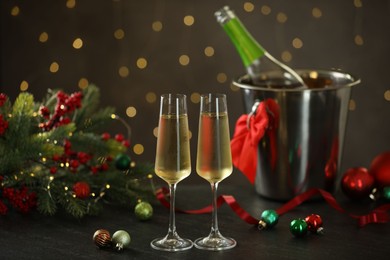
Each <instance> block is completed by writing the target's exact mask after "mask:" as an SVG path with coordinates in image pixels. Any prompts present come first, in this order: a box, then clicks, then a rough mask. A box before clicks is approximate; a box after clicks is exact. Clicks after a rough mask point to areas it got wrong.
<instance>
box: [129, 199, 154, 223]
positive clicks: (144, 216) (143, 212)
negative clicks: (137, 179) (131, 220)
mask: <svg viewBox="0 0 390 260" xmlns="http://www.w3.org/2000/svg"><path fill="white" fill-rule="evenodd" d="M134 213H135V216H136V217H137V218H138V219H139V220H142V221H145V220H149V219H151V218H152V216H153V207H152V205H150V203H148V202H145V201H142V202H140V203H138V204H137V205H136V206H135V208H134Z"/></svg>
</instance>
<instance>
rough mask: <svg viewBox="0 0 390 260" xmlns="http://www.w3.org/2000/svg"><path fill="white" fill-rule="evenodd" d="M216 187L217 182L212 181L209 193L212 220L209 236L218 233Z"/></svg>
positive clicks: (214, 235)
mask: <svg viewBox="0 0 390 260" xmlns="http://www.w3.org/2000/svg"><path fill="white" fill-rule="evenodd" d="M217 189H218V182H212V183H211V193H212V200H213V201H212V207H213V210H212V220H211V232H210V237H216V236H218V235H219V230H218V216H217V209H218V206H217Z"/></svg>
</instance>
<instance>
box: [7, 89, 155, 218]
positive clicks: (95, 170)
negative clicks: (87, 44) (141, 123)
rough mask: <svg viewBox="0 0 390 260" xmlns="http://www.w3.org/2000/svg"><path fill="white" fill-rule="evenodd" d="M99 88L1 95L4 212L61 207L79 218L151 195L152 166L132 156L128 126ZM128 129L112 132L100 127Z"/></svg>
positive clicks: (45, 211) (49, 211)
mask: <svg viewBox="0 0 390 260" xmlns="http://www.w3.org/2000/svg"><path fill="white" fill-rule="evenodd" d="M99 98H100V92H99V89H98V88H97V87H96V86H94V85H90V86H88V87H87V88H85V89H84V90H83V91H79V92H75V93H73V94H71V95H68V94H66V93H64V92H63V91H61V90H58V91H53V90H49V91H48V94H47V97H46V98H45V99H44V101H43V102H35V101H34V97H33V95H32V94H30V93H27V92H22V93H20V94H19V95H18V97H17V98H16V100H15V102H14V103H13V104H12V103H11V101H10V100H9V98H8V97H7V95H5V94H2V93H1V94H0V214H1V215H5V214H7V212H8V211H9V210H10V209H15V210H17V211H19V212H22V213H28V212H30V211H31V210H33V209H37V210H38V211H39V212H41V213H43V214H46V215H54V214H55V213H56V212H57V211H58V210H59V209H64V210H65V211H66V212H67V213H69V214H70V215H72V216H74V217H77V218H80V217H83V216H85V215H96V214H98V213H99V211H100V210H101V209H102V207H103V204H104V203H111V204H119V205H126V206H129V205H134V204H136V203H137V201H140V200H149V199H151V198H152V196H153V189H152V188H153V187H152V186H153V184H152V180H151V179H152V174H151V173H152V169H153V168H152V165H150V164H147V163H146V164H136V163H135V162H132V161H131V160H130V156H129V155H128V152H127V148H128V147H129V145H130V140H129V138H130V127H129V126H128V125H127V124H126V122H125V121H124V120H123V119H121V118H120V117H119V116H118V115H116V114H114V109H113V108H111V107H106V108H103V109H100V108H99ZM113 119H114V120H117V121H120V122H122V123H124V125H125V126H126V128H127V130H128V132H129V133H128V136H127V138H125V137H124V135H123V134H117V135H115V136H114V137H111V135H110V134H109V133H108V132H105V131H104V129H102V128H103V127H105V126H107V123H108V122H109V121H111V122H112V121H113Z"/></svg>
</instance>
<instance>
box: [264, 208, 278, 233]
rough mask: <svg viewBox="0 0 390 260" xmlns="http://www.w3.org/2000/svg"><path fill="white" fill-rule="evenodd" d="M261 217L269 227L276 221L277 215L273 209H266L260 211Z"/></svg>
mask: <svg viewBox="0 0 390 260" xmlns="http://www.w3.org/2000/svg"><path fill="white" fill-rule="evenodd" d="M261 219H262V220H263V221H264V222H265V223H266V224H267V228H270V227H273V226H275V225H276V224H277V223H278V221H279V215H278V213H276V211H275V210H272V209H267V210H264V211H263V213H261Z"/></svg>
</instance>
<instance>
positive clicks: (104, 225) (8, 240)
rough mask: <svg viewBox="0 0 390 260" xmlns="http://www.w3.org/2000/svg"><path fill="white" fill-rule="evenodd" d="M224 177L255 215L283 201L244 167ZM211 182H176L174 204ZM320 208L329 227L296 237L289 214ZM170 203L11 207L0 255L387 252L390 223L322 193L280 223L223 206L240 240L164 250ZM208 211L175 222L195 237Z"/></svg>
mask: <svg viewBox="0 0 390 260" xmlns="http://www.w3.org/2000/svg"><path fill="white" fill-rule="evenodd" d="M234 175H235V176H231V177H229V178H227V179H226V180H224V181H223V182H222V183H221V184H220V187H219V192H218V193H219V194H229V195H233V196H234V197H235V198H236V200H237V201H238V203H239V204H240V205H241V207H242V208H244V209H245V210H246V211H247V212H248V213H250V214H251V215H252V216H254V217H256V218H259V215H260V214H261V212H262V211H263V210H265V209H277V208H279V207H280V206H282V205H283V203H281V202H275V201H270V200H266V199H264V198H261V197H260V196H258V195H257V194H256V192H255V190H254V188H253V187H252V186H251V185H250V184H249V182H247V181H246V179H245V178H244V177H243V176H242V175H240V174H238V173H237V174H236V173H235V174H234ZM335 196H336V198H337V200H338V201H339V203H340V204H341V205H342V207H343V208H344V209H346V210H347V211H348V212H350V213H356V214H363V213H368V212H369V211H370V210H371V209H373V208H374V206H375V205H374V203H373V202H371V201H364V202H360V203H356V202H351V201H349V200H348V199H346V198H345V197H344V196H343V194H342V193H339V192H336V195H335ZM210 200H211V192H210V187H209V185H208V184H207V183H206V182H204V181H203V182H198V183H193V182H191V181H186V180H184V181H183V182H182V183H180V184H179V185H178V187H177V200H176V205H177V207H180V208H182V209H196V208H200V207H203V206H206V205H208V204H209V202H210ZM312 213H315V214H319V215H320V216H321V217H322V219H323V222H324V228H325V234H324V235H322V236H320V235H307V236H305V237H304V238H295V237H293V236H292V234H291V233H290V230H289V224H290V222H291V220H293V219H295V218H304V217H306V216H307V215H309V214H312ZM168 214H169V211H168V210H167V209H166V208H165V207H163V206H162V205H161V204H158V203H155V204H154V214H153V218H152V219H151V220H149V221H145V222H141V221H139V220H137V219H136V217H135V216H134V213H133V211H132V209H131V208H130V207H129V208H127V209H126V208H116V207H110V206H107V207H105V210H104V211H103V212H102V213H101V214H100V215H99V216H96V217H86V218H83V219H81V220H76V219H74V218H72V217H69V216H66V215H61V214H57V215H56V216H53V217H47V216H42V215H40V214H39V213H37V212H32V213H31V214H29V215H20V214H17V213H10V214H8V215H6V216H1V217H0V259H202V258H203V259H255V258H256V259H353V258H356V259H368V258H372V259H374V258H375V260H377V259H389V257H390V224H369V225H367V226H366V227H364V228H359V227H358V226H357V222H356V220H354V219H352V218H351V217H349V216H348V215H347V214H343V213H340V212H338V211H336V210H334V209H333V208H331V207H330V206H329V205H328V204H327V203H325V202H324V201H323V200H317V201H310V202H305V203H303V204H302V205H300V206H299V207H297V208H295V209H294V210H292V211H290V212H288V213H286V214H285V215H283V216H281V217H280V219H279V223H278V224H277V226H276V227H275V228H273V229H271V230H263V231H259V230H257V228H255V227H254V226H252V225H249V224H247V223H246V222H244V221H243V220H241V219H240V218H239V217H238V216H237V215H236V214H235V213H234V212H233V211H232V210H231V209H230V208H229V207H228V206H227V205H223V206H222V207H221V208H220V209H219V211H218V216H219V228H220V230H221V233H222V234H223V235H225V236H229V237H233V238H235V239H236V240H237V242H238V245H237V246H236V247H235V248H233V249H230V250H226V251H221V252H212V251H203V250H199V249H196V248H195V247H194V248H192V249H190V250H187V251H184V252H176V253H171V252H161V251H156V250H154V249H152V248H151V247H150V245H149V243H150V241H151V240H152V239H154V238H156V237H160V236H164V235H165V234H166V232H167V228H168ZM210 222H211V215H210V214H202V215H189V214H183V213H178V214H177V215H176V225H177V229H178V233H179V234H180V235H181V236H182V237H186V238H190V239H192V240H195V239H196V238H198V237H200V236H205V235H207V234H208V233H209V230H210ZM98 229H107V230H109V231H110V233H111V234H113V233H114V232H115V231H116V230H120V229H123V230H126V231H128V232H129V234H130V235H131V239H132V241H131V244H130V248H129V249H125V250H124V251H122V252H115V251H111V250H102V249H99V248H97V247H96V246H95V245H94V243H93V241H92V236H93V234H94V232H95V231H96V230H98Z"/></svg>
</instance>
